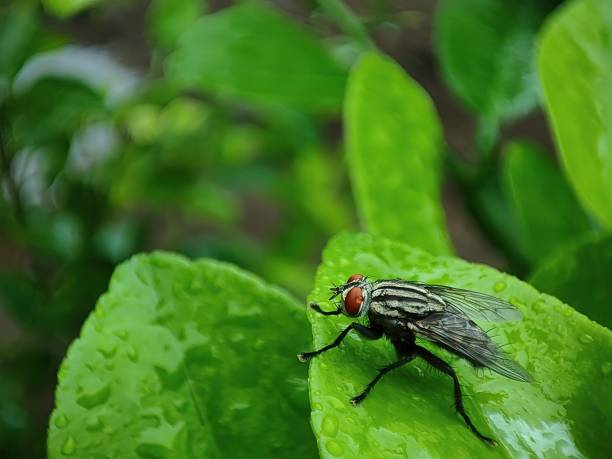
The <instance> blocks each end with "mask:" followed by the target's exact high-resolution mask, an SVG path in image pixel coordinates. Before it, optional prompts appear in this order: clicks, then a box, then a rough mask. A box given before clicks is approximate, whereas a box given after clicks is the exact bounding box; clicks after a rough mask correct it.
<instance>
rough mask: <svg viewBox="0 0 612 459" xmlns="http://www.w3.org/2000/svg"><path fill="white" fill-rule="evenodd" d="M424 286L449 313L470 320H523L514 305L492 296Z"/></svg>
mask: <svg viewBox="0 0 612 459" xmlns="http://www.w3.org/2000/svg"><path fill="white" fill-rule="evenodd" d="M422 286H423V287H425V288H426V289H427V290H428V291H429V292H430V293H433V294H434V295H437V296H439V297H440V298H442V299H443V300H444V302H445V303H446V305H447V309H448V310H449V311H451V312H454V313H456V314H459V315H465V316H467V317H469V318H470V319H474V320H484V321H487V322H505V321H507V320H518V319H520V318H521V313H520V311H519V310H518V309H516V308H515V307H514V306H513V305H512V304H510V303H508V302H507V301H505V300H502V299H500V298H497V297H495V296H492V295H487V294H485V293H480V292H474V291H472V290H465V289H461V288H455V287H449V286H446V285H429V284H422Z"/></svg>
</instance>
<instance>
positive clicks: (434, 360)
mask: <svg viewBox="0 0 612 459" xmlns="http://www.w3.org/2000/svg"><path fill="white" fill-rule="evenodd" d="M415 351H416V354H417V355H418V356H419V357H421V358H422V359H423V360H425V361H426V362H427V363H429V364H430V365H431V366H432V367H434V368H437V369H438V370H440V371H442V372H443V373H446V374H447V375H448V376H450V377H451V378H452V379H453V384H454V389H455V392H454V395H455V408H457V411H458V412H459V414H460V415H461V417H462V418H463V420H464V421H465V423H466V424H467V426H468V427H469V428H470V430H471V431H472V432H473V433H474V434H476V436H477V437H478V438H480V439H481V440H484V441H485V442H487V443H489V444H490V445H492V446H497V442H496V441H495V440H493V439H492V438H489V437H487V436H485V435H483V434H481V433H480V432H479V431H478V429H477V428H476V426H475V425H474V423H473V422H472V420H471V419H470V418H469V416H468V415H467V413H466V412H465V408H464V406H463V398H462V395H461V386H460V384H459V378H457V375H456V374H455V370H453V368H452V367H451V366H450V365H449V364H448V363H446V362H445V361H444V360H442V359H441V358H440V357H438V356H437V355H435V354H432V353H431V352H429V351H428V350H427V349H425V348H423V347H420V346H415Z"/></svg>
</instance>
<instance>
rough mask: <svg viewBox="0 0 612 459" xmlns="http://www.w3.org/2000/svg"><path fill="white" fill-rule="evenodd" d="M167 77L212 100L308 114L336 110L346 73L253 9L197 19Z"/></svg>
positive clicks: (316, 46)
mask: <svg viewBox="0 0 612 459" xmlns="http://www.w3.org/2000/svg"><path fill="white" fill-rule="evenodd" d="M296 50H299V51H296ZM168 72H169V74H170V76H171V77H172V78H173V79H175V80H177V81H179V82H180V83H182V84H183V85H187V86H195V87H199V88H201V89H204V90H207V91H210V92H213V93H216V94H220V95H224V96H231V97H238V98H241V99H248V100H251V101H255V102H260V103H265V104H273V103H282V104H289V105H296V106H300V107H306V108H337V107H338V106H339V105H340V101H341V100H342V95H343V92H344V83H345V73H344V71H343V70H342V69H340V68H339V66H338V65H337V64H336V62H335V61H334V60H333V59H332V58H331V55H330V54H329V53H328V52H327V51H326V50H325V49H324V48H323V47H322V45H321V43H320V42H318V41H317V39H316V38H315V37H314V36H312V35H310V34H309V33H308V32H307V31H306V30H304V29H302V28H301V27H300V26H298V25H297V24H294V23H293V22H291V21H290V20H289V19H288V18H286V17H284V16H282V15H280V14H279V13H277V12H275V11H274V10H272V9H268V8H265V7H263V6H257V5H254V4H244V5H239V6H234V7H231V8H226V9H224V10H221V11H220V12H218V13H215V14H211V15H208V16H204V17H202V18H200V20H198V21H197V22H196V23H195V24H194V25H193V26H192V27H191V28H189V30H187V31H186V32H185V33H184V34H183V35H182V36H181V38H180V40H179V47H178V50H177V51H175V52H174V53H173V54H172V55H171V57H170V60H169V64H168Z"/></svg>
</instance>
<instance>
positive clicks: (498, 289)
mask: <svg viewBox="0 0 612 459" xmlns="http://www.w3.org/2000/svg"><path fill="white" fill-rule="evenodd" d="M493 290H495V291H496V292H497V293H499V292H503V291H504V290H506V283H505V282H502V281H499V282H495V285H494V286H493Z"/></svg>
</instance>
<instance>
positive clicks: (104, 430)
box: [102, 426, 115, 435]
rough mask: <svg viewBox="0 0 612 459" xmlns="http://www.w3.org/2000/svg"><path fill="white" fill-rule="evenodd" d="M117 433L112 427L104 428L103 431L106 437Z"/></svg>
mask: <svg viewBox="0 0 612 459" xmlns="http://www.w3.org/2000/svg"><path fill="white" fill-rule="evenodd" d="M114 431H115V429H113V428H112V427H111V426H104V428H103V429H102V432H104V433H105V434H106V435H110V434H112V433H113V432H114Z"/></svg>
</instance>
